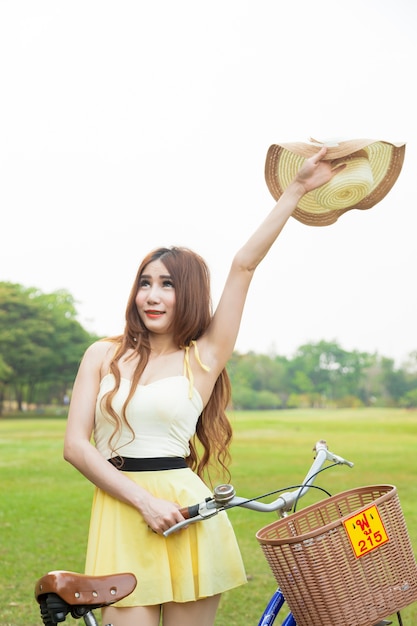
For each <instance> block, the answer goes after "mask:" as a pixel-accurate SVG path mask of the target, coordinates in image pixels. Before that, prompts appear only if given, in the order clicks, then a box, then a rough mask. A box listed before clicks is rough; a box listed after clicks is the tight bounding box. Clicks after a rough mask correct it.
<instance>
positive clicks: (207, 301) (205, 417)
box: [103, 247, 232, 478]
mask: <svg viewBox="0 0 417 626" xmlns="http://www.w3.org/2000/svg"><path fill="white" fill-rule="evenodd" d="M156 260H160V261H162V262H163V263H164V265H165V267H166V268H167V270H168V272H169V274H170V276H171V278H172V280H173V284H174V288H175V320H174V327H173V329H172V330H173V334H174V341H175V343H176V345H178V347H179V348H185V347H186V346H189V345H190V344H191V342H192V341H197V340H198V339H199V338H200V337H201V336H202V335H203V334H204V332H205V331H206V330H207V328H208V326H209V324H210V322H211V319H212V304H211V296H210V273H209V269H208V267H207V264H206V262H205V261H204V259H202V258H201V257H200V256H199V255H198V254H196V253H195V252H193V251H192V250H189V249H188V248H178V247H171V248H158V249H156V250H154V251H153V252H150V253H149V254H148V255H147V256H146V257H145V258H144V259H143V261H142V263H141V265H140V267H139V269H138V272H137V274H136V278H135V281H134V283H133V286H132V290H131V292H130V296H129V300H128V303H127V307H126V325H125V331H124V333H123V335H120V336H118V337H111V338H110V340H111V341H113V342H114V343H115V344H116V346H117V347H116V350H115V353H114V355H113V358H112V361H111V363H110V371H111V373H112V374H113V375H114V378H115V387H114V389H112V390H111V391H109V392H108V393H107V394H106V395H105V396H104V398H103V405H104V408H105V410H106V413H107V415H108V416H109V418H110V419H111V421H112V422H114V432H113V434H112V436H111V438H110V442H109V445H110V448H111V450H112V452H114V453H116V447H117V441H118V439H119V436H120V433H121V429H122V426H123V425H125V426H127V427H128V428H129V430H130V431H131V433H132V440H133V438H134V432H133V429H132V427H131V426H130V424H129V422H128V420H127V417H126V407H127V405H128V403H129V402H130V400H131V398H132V396H133V394H134V393H135V390H136V387H137V385H138V382H139V379H140V377H141V375H142V373H143V370H144V369H145V367H146V364H147V363H148V359H149V355H150V342H149V334H148V331H147V329H146V327H145V325H144V324H143V322H142V320H141V319H140V316H139V313H138V311H137V307H136V302H135V300H136V296H137V293H138V289H139V284H140V279H141V276H142V274H143V272H144V269H145V268H146V266H147V265H148V264H149V263H151V262H152V261H156ZM107 340H109V339H107ZM128 350H132V351H133V356H136V354H138V355H139V359H138V365H137V367H136V369H135V371H134V374H133V379H132V385H131V389H130V392H129V395H128V397H127V398H126V401H125V403H124V405H123V409H122V414H121V415H118V414H117V413H116V412H115V410H114V409H113V407H112V400H113V398H114V396H115V394H116V393H117V390H118V389H119V387H120V379H121V376H120V371H119V367H118V362H119V360H120V359H121V357H122V356H123V355H125V354H126V352H127V351H128ZM132 358H133V357H132ZM230 398H231V386H230V380H229V376H228V374H227V371H226V369H223V371H222V372H221V373H220V375H219V377H218V379H217V381H216V383H215V385H214V389H213V392H212V394H211V397H210V399H209V401H208V403H207V405H206V407H205V408H204V410H203V412H202V413H201V415H200V416H199V418H198V421H197V427H196V433H195V436H194V437H193V438H192V440H191V441H190V454H189V456H188V457H187V463H188V465H189V467H191V469H193V470H194V471H196V473H197V474H198V475H199V476H200V477H201V478H203V476H204V474H205V473H207V474H208V475H209V473H210V472H209V470H210V468H213V467H217V469H220V470H221V472H223V474H224V475H226V476H227V478H230V473H229V471H228V469H227V466H228V463H229V461H230V453H229V447H230V443H231V440H232V428H231V425H230V422H229V420H228V418H227V416H226V408H227V407H228V405H229V402H230ZM199 444H200V445H199Z"/></svg>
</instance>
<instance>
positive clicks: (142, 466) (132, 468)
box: [108, 456, 188, 472]
mask: <svg viewBox="0 0 417 626" xmlns="http://www.w3.org/2000/svg"><path fill="white" fill-rule="evenodd" d="M108 461H109V463H111V464H112V465H114V467H116V468H117V469H118V470H121V471H122V472H160V471H162V470H171V469H184V468H186V467H188V465H187V462H186V460H185V459H183V458H182V457H181V456H160V457H159V456H158V457H150V458H144V459H134V458H130V457H126V456H114V457H112V458H111V459H108Z"/></svg>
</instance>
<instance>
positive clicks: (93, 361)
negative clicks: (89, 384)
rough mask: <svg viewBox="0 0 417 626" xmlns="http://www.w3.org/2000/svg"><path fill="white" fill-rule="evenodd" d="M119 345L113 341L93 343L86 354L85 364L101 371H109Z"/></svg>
mask: <svg viewBox="0 0 417 626" xmlns="http://www.w3.org/2000/svg"><path fill="white" fill-rule="evenodd" d="M116 348H117V343H116V342H114V341H111V340H107V339H106V340H101V341H95V342H94V343H92V344H91V345H90V346H89V347H88V348H87V350H86V351H85V353H84V357H83V362H85V363H86V364H88V365H89V366H90V367H94V368H96V369H99V370H107V369H108V367H109V364H110V361H111V359H112V357H113V354H114V352H115V350H116Z"/></svg>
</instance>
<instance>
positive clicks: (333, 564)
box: [256, 485, 417, 626]
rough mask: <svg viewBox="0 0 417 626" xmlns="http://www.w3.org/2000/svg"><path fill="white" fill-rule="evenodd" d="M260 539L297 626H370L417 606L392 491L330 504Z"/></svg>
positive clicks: (381, 489) (414, 575)
mask: <svg viewBox="0 0 417 626" xmlns="http://www.w3.org/2000/svg"><path fill="white" fill-rule="evenodd" d="M256 538H257V539H258V541H259V543H260V544H261V547H262V550H263V552H264V554H265V557H266V559H267V561H268V563H269V565H270V567H271V569H272V572H273V574H274V576H275V579H276V581H277V582H278V584H279V586H280V588H281V590H282V592H283V593H284V596H285V598H286V600H287V602H288V605H289V608H290V609H291V612H292V613H293V615H294V617H295V619H296V622H297V625H298V626H335V624H337V626H372V624H376V623H377V622H378V621H379V620H381V619H383V618H386V617H388V616H389V615H392V614H393V613H395V612H397V611H399V610H401V609H402V608H404V607H405V606H407V605H409V604H411V603H412V602H414V601H416V600H417V563H416V560H415V557H414V554H413V550H412V546H411V543H410V539H409V536H408V532H407V527H406V524H405V520H404V516H403V513H402V510H401V506H400V501H399V498H398V494H397V489H396V487H394V486H393V485H377V486H370V487H361V488H359V489H352V490H350V491H345V492H343V493H340V494H338V495H336V496H332V497H331V498H328V499H327V500H323V501H321V502H318V503H316V504H313V505H311V506H309V507H307V508H305V509H303V510H301V511H299V512H297V513H294V514H293V515H289V516H288V517H285V518H283V519H280V520H277V521H276V522H273V523H272V524H269V525H268V526H265V527H264V528H262V529H261V530H259V531H258V533H257V534H256Z"/></svg>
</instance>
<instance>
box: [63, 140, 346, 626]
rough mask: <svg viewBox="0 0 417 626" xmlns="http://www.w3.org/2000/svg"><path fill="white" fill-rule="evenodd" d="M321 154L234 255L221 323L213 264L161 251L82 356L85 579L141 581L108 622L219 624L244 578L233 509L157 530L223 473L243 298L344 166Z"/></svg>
mask: <svg viewBox="0 0 417 626" xmlns="http://www.w3.org/2000/svg"><path fill="white" fill-rule="evenodd" d="M325 154H326V148H323V149H321V150H320V151H319V152H318V153H317V154H316V155H315V156H314V157H312V158H310V159H308V160H307V161H305V163H304V164H303V166H302V168H301V169H300V171H299V172H298V174H297V175H296V177H295V179H294V180H293V182H292V183H291V184H290V185H289V186H288V188H287V189H286V191H285V192H284V193H283V195H282V196H281V198H280V199H279V201H278V203H277V204H276V205H275V207H274V209H273V210H272V211H271V213H270V214H269V215H268V217H267V218H266V219H265V221H264V222H263V223H262V224H261V226H260V227H259V228H258V229H257V230H256V232H255V233H254V234H253V235H252V236H251V237H250V239H249V240H248V241H247V243H246V244H245V245H244V246H243V247H242V248H241V249H240V250H239V251H238V252H237V254H236V256H235V257H234V260H233V263H232V266H231V269H230V273H229V275H228V278H227V280H226V284H225V287H224V291H223V294H222V296H221V299H220V302H219V304H218V307H217V309H216V311H215V313H214V315H211V311H210V293H209V279H208V271H207V268H206V265H205V263H204V261H203V260H202V259H201V258H200V257H198V255H196V254H194V253H193V252H191V251H190V250H187V249H178V248H172V249H160V250H157V251H155V252H154V253H152V254H150V255H149V256H148V257H147V258H146V259H145V260H144V261H143V263H142V264H141V266H140V268H139V271H138V274H137V277H136V280H135V283H134V285H133V288H132V292H131V295H130V299H129V302H128V305H127V312H126V327H125V332H124V334H123V335H121V336H120V337H115V338H111V339H108V340H105V341H99V342H96V343H94V344H93V345H92V346H90V348H89V349H88V350H87V351H86V353H85V355H84V357H83V359H82V362H81V365H80V368H79V372H78V374H77V377H76V380H75V384H74V389H73V394H72V400H71V406H70V411H69V416H68V426H67V432H66V437H65V449H64V456H65V459H66V460H67V461H69V462H70V463H71V464H72V465H74V466H75V467H76V468H77V469H78V470H79V471H80V472H81V473H82V474H84V476H86V477H87V478H88V479H89V480H90V481H91V482H92V483H93V484H94V485H95V486H96V490H95V496H94V502H93V509H92V515H91V525H90V533H89V542H88V550H87V564H86V572H87V573H89V574H96V575H100V574H105V573H112V572H118V571H132V572H133V573H135V575H136V577H137V580H138V585H137V589H136V590H135V592H134V593H133V594H132V595H131V596H129V597H128V598H127V599H125V600H124V601H122V602H121V603H119V604H118V605H117V606H112V607H107V608H105V609H104V610H103V620H104V621H103V623H106V624H107V623H108V622H112V623H113V624H114V626H135V625H138V626H139V625H140V626H158V624H159V623H160V619H161V615H162V624H163V625H164V626H178V625H179V624H181V626H191V625H193V626H194V625H195V624H199V625H200V626H211V625H212V624H214V619H215V614H216V609H217V606H218V603H219V599H220V594H221V592H222V591H225V590H227V589H231V588H233V587H236V586H238V585H240V584H242V583H244V582H245V580H246V578H245V573H244V568H243V565H242V560H241V557H240V553H239V550H238V547H237V544H236V540H235V537H234V534H233V530H232V528H231V526H230V523H229V521H228V518H227V516H226V514H225V513H222V514H219V515H217V516H215V517H213V518H212V519H210V520H208V521H206V522H204V523H202V524H193V525H190V526H189V527H188V528H186V529H185V530H182V531H181V532H178V533H174V534H173V535H171V536H169V537H168V538H164V537H163V535H162V533H163V532H164V530H166V529H168V528H169V527H171V526H172V525H174V524H175V523H176V522H179V521H182V520H183V516H182V514H181V512H180V510H179V509H180V507H181V506H187V505H191V504H195V503H196V502H198V501H201V500H202V499H204V498H205V497H206V496H208V495H210V490H209V489H208V488H207V487H206V485H205V483H204V482H203V480H202V479H201V476H202V475H203V473H204V470H205V469H207V467H208V465H209V463H210V462H213V461H214V462H217V464H220V466H223V467H225V464H226V461H227V447H228V444H229V442H230V438H231V429H230V425H229V423H228V421H227V418H226V415H225V408H226V407H227V403H228V401H229V398H230V389H229V383H228V378H227V374H226V372H225V366H226V363H227V361H228V359H229V358H230V356H231V354H232V351H233V349H234V345H235V340H236V337H237V334H238V330H239V324H240V320H241V316H242V311H243V307H244V303H245V299H246V294H247V291H248V288H249V285H250V282H251V280H252V276H253V273H254V271H255V268H256V267H257V266H258V264H259V263H260V261H261V260H262V259H263V257H264V256H265V255H266V253H267V252H268V250H269V248H270V247H271V245H272V244H273V243H274V241H275V240H276V238H277V237H278V235H279V233H280V232H281V230H282V228H283V226H284V225H285V223H286V221H287V220H288V218H289V217H290V215H291V214H292V212H293V211H294V209H295V207H296V206H297V203H298V201H299V200H300V198H301V197H302V196H303V195H304V194H305V193H307V192H308V191H311V190H313V189H315V188H317V187H319V186H321V185H323V184H324V183H326V182H328V181H329V180H330V179H331V178H332V177H333V176H334V174H335V173H336V172H338V171H339V170H340V168H336V169H335V170H333V171H332V168H331V164H330V163H329V162H326V161H323V157H324V156H325ZM196 428H197V437H198V439H199V440H200V442H201V444H202V450H203V453H202V455H201V457H200V456H198V455H197V448H196V445H195V443H193V436H194V434H195V431H196ZM93 432H94V439H95V445H93V444H92V443H91V437H92V434H93ZM200 449H201V448H200ZM184 459H187V462H185V461H184ZM193 470H196V471H193Z"/></svg>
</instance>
